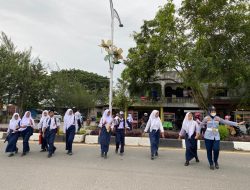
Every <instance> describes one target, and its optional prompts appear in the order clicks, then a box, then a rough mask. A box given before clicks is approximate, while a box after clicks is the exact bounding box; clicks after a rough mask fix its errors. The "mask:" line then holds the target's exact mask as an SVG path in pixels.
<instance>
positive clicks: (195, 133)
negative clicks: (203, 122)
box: [179, 112, 200, 166]
mask: <svg viewBox="0 0 250 190" xmlns="http://www.w3.org/2000/svg"><path fill="white" fill-rule="evenodd" d="M199 135H200V127H199V125H198V123H197V122H196V121H194V120H193V114H192V113H191V112H188V113H187V114H186V116H185V118H184V120H183V123H182V128H181V131H180V133H179V139H181V137H185V144H186V162H185V166H188V165H189V162H190V160H192V159H193V158H195V160H196V162H199V159H198V154H197V139H198V138H199Z"/></svg>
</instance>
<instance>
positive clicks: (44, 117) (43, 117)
mask: <svg viewBox="0 0 250 190" xmlns="http://www.w3.org/2000/svg"><path fill="white" fill-rule="evenodd" d="M45 113H47V116H45V115H44V114H45ZM48 114H49V112H48V110H44V111H43V113H42V117H41V121H43V120H44V119H47V118H48V117H49V116H48Z"/></svg>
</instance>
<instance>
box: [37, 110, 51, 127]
mask: <svg viewBox="0 0 250 190" xmlns="http://www.w3.org/2000/svg"><path fill="white" fill-rule="evenodd" d="M45 113H47V116H45V115H44V114H45ZM48 114H49V112H48V110H44V111H43V113H42V117H41V119H40V122H39V123H38V129H40V128H42V127H43V123H44V122H46V120H47V118H49V116H48Z"/></svg>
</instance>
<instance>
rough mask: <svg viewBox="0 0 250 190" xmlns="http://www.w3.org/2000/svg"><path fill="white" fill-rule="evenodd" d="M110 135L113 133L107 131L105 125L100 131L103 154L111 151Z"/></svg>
mask: <svg viewBox="0 0 250 190" xmlns="http://www.w3.org/2000/svg"><path fill="white" fill-rule="evenodd" d="M110 137H111V133H110V132H108V131H107V129H106V127H105V126H103V127H102V128H101V133H100V145H101V153H102V154H103V153H108V151H109V144H110Z"/></svg>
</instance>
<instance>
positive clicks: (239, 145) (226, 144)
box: [0, 132, 250, 151]
mask: <svg viewBox="0 0 250 190" xmlns="http://www.w3.org/2000/svg"><path fill="white" fill-rule="evenodd" d="M6 135H7V133H6V132H0V139H5V138H6ZM38 139H39V134H38V133H34V134H33V135H32V136H31V137H30V140H32V141H38ZM55 141H56V142H65V135H57V136H56V139H55ZM74 143H85V144H98V143H99V140H98V136H97V135H75V138H74ZM110 143H111V144H115V137H114V136H112V137H111V140H110ZM125 145H128V146H145V147H148V146H150V141H149V138H148V137H125ZM159 146H160V147H170V148H183V149H185V148H186V146H185V140H184V139H182V140H178V139H160V143H159ZM205 148H206V147H205V142H204V140H198V149H205ZM220 150H226V151H235V150H239V151H250V142H236V141H221V142H220Z"/></svg>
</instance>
